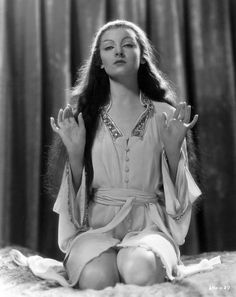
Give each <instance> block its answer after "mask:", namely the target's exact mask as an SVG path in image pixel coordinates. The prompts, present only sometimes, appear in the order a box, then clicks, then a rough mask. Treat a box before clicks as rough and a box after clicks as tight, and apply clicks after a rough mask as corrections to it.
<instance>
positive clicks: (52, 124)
mask: <svg viewBox="0 0 236 297" xmlns="http://www.w3.org/2000/svg"><path fill="white" fill-rule="evenodd" d="M50 124H51V127H52V130H53V131H54V132H56V133H58V132H59V130H60V129H59V128H58V127H57V125H56V123H55V120H54V118H53V117H50Z"/></svg>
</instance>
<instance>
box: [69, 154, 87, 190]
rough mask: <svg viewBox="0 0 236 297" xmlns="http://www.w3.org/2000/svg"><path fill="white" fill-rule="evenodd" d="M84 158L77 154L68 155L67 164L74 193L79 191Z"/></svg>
mask: <svg viewBox="0 0 236 297" xmlns="http://www.w3.org/2000/svg"><path fill="white" fill-rule="evenodd" d="M83 160H84V158H83V156H81V154H78V153H72V152H70V153H69V163H70V167H71V171H72V180H73V186H74V190H75V193H77V191H78V190H79V187H80V184H81V177H82V171H83V166H84V161H83Z"/></svg>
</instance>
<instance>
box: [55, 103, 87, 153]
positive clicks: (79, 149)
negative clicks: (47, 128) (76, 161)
mask: <svg viewBox="0 0 236 297" xmlns="http://www.w3.org/2000/svg"><path fill="white" fill-rule="evenodd" d="M50 122H51V127H52V129H53V131H54V132H56V133H57V134H59V135H60V137H61V139H62V141H63V143H64V145H65V147H66V148H67V151H68V153H69V154H76V155H79V156H81V158H83V154H84V147H85V137H86V130H85V126H84V120H83V117H82V113H79V115H78V123H77V122H76V120H75V118H74V115H73V112H72V108H71V106H70V105H67V107H66V108H65V109H64V110H63V109H60V110H59V112H58V116H57V124H56V123H55V120H54V118H53V117H51V118H50Z"/></svg>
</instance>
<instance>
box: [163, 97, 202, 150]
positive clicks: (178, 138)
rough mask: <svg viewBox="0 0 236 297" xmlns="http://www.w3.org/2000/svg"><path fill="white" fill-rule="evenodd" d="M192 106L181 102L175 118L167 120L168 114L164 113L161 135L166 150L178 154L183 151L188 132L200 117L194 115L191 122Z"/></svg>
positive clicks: (174, 115)
mask: <svg viewBox="0 0 236 297" xmlns="http://www.w3.org/2000/svg"><path fill="white" fill-rule="evenodd" d="M190 116H191V106H190V105H186V103H185V102H181V103H179V104H178V105H177V107H176V110H175V112H174V114H173V117H172V118H170V119H169V120H168V119H167V114H166V113H165V112H163V113H162V119H161V127H160V134H161V140H162V142H163V145H164V147H165V150H166V151H168V152H169V153H177V152H179V151H180V149H181V145H182V143H183V140H184V138H185V136H186V134H187V131H188V130H189V129H191V128H193V126H194V125H195V124H196V122H197V120H198V115H194V117H193V120H192V121H191V122H190Z"/></svg>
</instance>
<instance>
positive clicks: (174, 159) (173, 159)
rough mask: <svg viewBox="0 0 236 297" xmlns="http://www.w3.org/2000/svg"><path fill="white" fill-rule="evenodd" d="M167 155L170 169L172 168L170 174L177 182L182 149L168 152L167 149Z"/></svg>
mask: <svg viewBox="0 0 236 297" xmlns="http://www.w3.org/2000/svg"><path fill="white" fill-rule="evenodd" d="M166 157H167V162H168V165H169V170H170V176H171V179H172V181H173V183H174V184H175V181H176V174H177V169H178V164H179V159H180V151H178V150H176V151H175V152H167V151H166Z"/></svg>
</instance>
